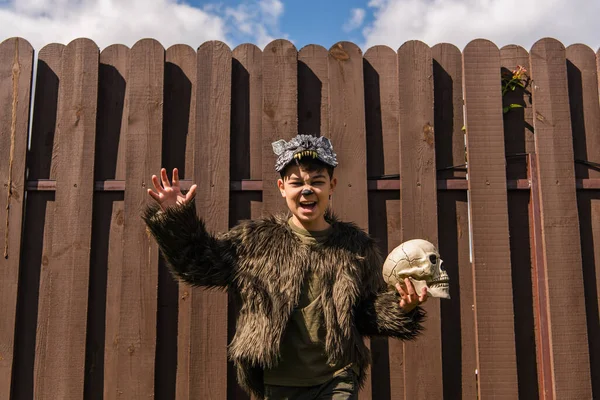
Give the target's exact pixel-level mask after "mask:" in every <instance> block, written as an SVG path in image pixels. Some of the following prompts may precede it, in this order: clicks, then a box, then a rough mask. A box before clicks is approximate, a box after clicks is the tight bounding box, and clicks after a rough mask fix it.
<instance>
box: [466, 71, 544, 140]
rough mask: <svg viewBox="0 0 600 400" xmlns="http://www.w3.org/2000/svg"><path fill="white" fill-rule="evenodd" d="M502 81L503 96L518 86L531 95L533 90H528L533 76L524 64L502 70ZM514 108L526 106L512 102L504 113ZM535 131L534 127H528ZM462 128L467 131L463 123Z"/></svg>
mask: <svg viewBox="0 0 600 400" xmlns="http://www.w3.org/2000/svg"><path fill="white" fill-rule="evenodd" d="M501 82H502V97H504V95H506V93H507V92H508V91H511V92H514V91H515V90H516V89H517V88H518V87H520V88H522V89H523V92H524V93H525V94H527V95H528V96H530V97H531V92H530V91H529V90H527V88H528V87H529V85H530V84H531V78H530V77H529V75H527V69H525V67H523V66H522V65H517V68H516V69H514V70H512V71H508V70H505V71H502V73H501ZM514 108H524V106H523V105H521V104H516V103H512V104H509V105H507V106H506V107H503V108H502V112H503V114H506V113H507V112H509V111H510V110H512V109H514ZM528 129H530V130H531V131H532V132H533V128H530V127H528ZM462 130H463V131H465V130H466V127H465V126H464V125H463V127H462Z"/></svg>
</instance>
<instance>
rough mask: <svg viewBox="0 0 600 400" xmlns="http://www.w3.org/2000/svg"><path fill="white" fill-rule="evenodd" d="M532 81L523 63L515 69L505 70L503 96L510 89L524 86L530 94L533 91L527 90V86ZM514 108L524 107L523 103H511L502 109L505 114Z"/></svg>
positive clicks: (513, 89) (525, 90)
mask: <svg viewBox="0 0 600 400" xmlns="http://www.w3.org/2000/svg"><path fill="white" fill-rule="evenodd" d="M530 83H531V79H530V78H529V75H527V70H526V69H525V67H523V66H522V65H517V68H516V69H514V70H513V71H511V72H509V71H504V72H503V73H502V96H504V95H505V94H506V93H507V92H508V91H509V90H510V91H511V92H514V91H515V89H517V87H521V88H523V91H524V92H525V93H526V94H528V95H530V94H531V93H530V92H529V91H528V90H527V87H528V86H529V84H530ZM513 108H523V106H522V105H521V104H509V105H508V106H506V107H504V108H503V109H502V111H503V112H504V114H506V113H507V112H509V111H510V110H512V109H513Z"/></svg>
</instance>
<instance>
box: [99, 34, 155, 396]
mask: <svg viewBox="0 0 600 400" xmlns="http://www.w3.org/2000/svg"><path fill="white" fill-rule="evenodd" d="M164 64H165V51H164V48H163V47H162V45H161V44H160V43H158V42H157V41H155V40H152V39H144V40H141V41H139V42H137V43H136V44H135V45H134V46H133V47H132V48H131V50H130V68H129V73H128V80H127V93H126V100H125V101H126V105H125V107H126V108H127V110H128V116H127V121H128V125H127V129H126V142H125V154H126V159H125V166H126V171H125V195H124V206H123V215H124V218H125V221H124V225H123V241H122V246H123V256H122V261H121V262H122V263H123V266H122V270H121V273H122V275H121V276H120V277H119V278H120V294H119V298H118V301H119V302H118V303H114V304H113V305H112V306H113V307H112V308H111V309H107V315H108V314H109V313H111V314H112V313H115V314H118V315H119V316H118V328H117V329H116V335H115V337H114V338H109V337H107V338H106V340H107V342H108V341H110V343H111V346H113V347H114V350H113V351H115V352H116V361H115V367H114V368H115V369H116V370H117V373H116V382H110V385H109V382H108V381H107V382H106V385H105V388H104V398H105V399H112V398H119V397H120V398H143V397H150V396H153V395H154V367H155V362H154V357H155V352H156V314H157V309H156V307H157V285H158V247H157V245H156V243H155V242H154V241H153V240H151V239H150V237H149V236H148V234H147V232H146V228H145V226H144V223H143V221H142V219H141V218H140V213H141V212H142V210H143V208H144V207H145V206H146V204H148V202H149V197H148V194H147V192H146V191H147V189H148V188H149V187H151V186H152V183H151V176H152V174H158V173H159V171H160V166H161V147H162V146H161V145H162V121H163V104H162V102H163V82H164ZM115 278H116V277H115Z"/></svg>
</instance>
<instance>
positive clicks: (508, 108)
mask: <svg viewBox="0 0 600 400" xmlns="http://www.w3.org/2000/svg"><path fill="white" fill-rule="evenodd" d="M508 110H510V107H504V108H503V109H502V111H504V114H506V113H507V112H508Z"/></svg>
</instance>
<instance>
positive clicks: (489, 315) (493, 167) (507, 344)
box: [463, 40, 518, 399]
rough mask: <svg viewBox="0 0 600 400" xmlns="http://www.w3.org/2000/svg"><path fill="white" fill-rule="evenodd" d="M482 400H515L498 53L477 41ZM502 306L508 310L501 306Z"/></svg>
mask: <svg viewBox="0 0 600 400" xmlns="http://www.w3.org/2000/svg"><path fill="white" fill-rule="evenodd" d="M463 68H464V75H463V76H464V78H463V79H464V80H463V87H464V89H463V92H464V97H465V106H466V110H465V113H466V128H467V159H468V173H469V193H470V203H469V206H470V213H471V229H472V231H471V232H472V249H473V250H472V252H473V268H474V290H475V302H474V306H475V318H476V320H475V326H476V332H477V333H476V335H477V336H476V340H477V341H476V343H477V364H478V383H479V388H478V390H479V396H480V397H482V398H486V397H488V396H489V397H494V398H506V399H514V398H516V397H517V395H518V394H517V374H516V356H515V333H514V313H513V306H512V304H511V302H507V297H506V296H507V293H512V290H513V289H512V277H511V264H510V244H509V236H508V205H507V195H506V161H505V150H504V129H503V124H502V98H501V95H502V93H501V86H500V51H499V50H498V48H497V47H496V46H495V45H494V44H493V43H491V42H489V41H486V40H475V41H472V42H470V43H469V44H468V45H467V47H466V48H465V50H464V52H463ZM499 304H503V305H504V307H498V305H499Z"/></svg>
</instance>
